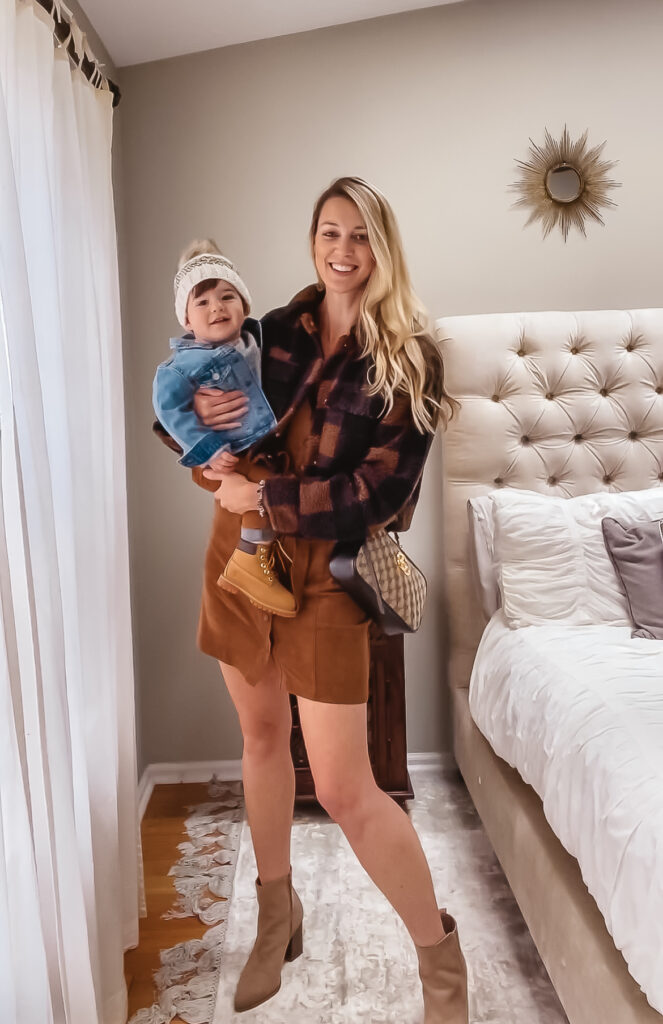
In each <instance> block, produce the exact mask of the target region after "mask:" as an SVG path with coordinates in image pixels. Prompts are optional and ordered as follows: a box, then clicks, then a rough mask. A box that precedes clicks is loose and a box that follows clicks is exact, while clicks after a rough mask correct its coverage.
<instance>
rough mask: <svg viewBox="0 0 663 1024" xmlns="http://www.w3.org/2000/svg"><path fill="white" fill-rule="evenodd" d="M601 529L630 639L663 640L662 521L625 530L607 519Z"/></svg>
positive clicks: (631, 526) (618, 523)
mask: <svg viewBox="0 0 663 1024" xmlns="http://www.w3.org/2000/svg"><path fill="white" fill-rule="evenodd" d="M601 528H602V530H603V539H604V541H605V546H606V548H607V550H608V554H609V555H610V558H611V559H612V564H613V565H614V567H615V570H616V572H617V575H618V576H619V578H620V580H621V581H622V586H623V587H624V590H625V591H626V598H627V600H628V603H629V607H630V609H631V618H632V619H633V622H634V623H635V627H636V628H635V629H634V630H633V632H632V633H631V636H639V637H645V638H646V639H648V640H663V520H661V519H658V520H656V521H655V522H653V523H636V524H633V525H630V526H626V525H624V524H623V523H620V522H619V521H618V520H617V519H610V518H608V517H606V518H605V519H602V520H601Z"/></svg>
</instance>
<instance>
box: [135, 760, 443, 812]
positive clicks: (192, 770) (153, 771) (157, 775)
mask: <svg viewBox="0 0 663 1024" xmlns="http://www.w3.org/2000/svg"><path fill="white" fill-rule="evenodd" d="M454 764H455V761H454V756H453V754H452V753H451V752H450V751H445V752H443V753H436V752H433V753H424V754H408V758H407V766H408V770H409V771H411V772H414V773H416V772H417V770H420V769H424V768H448V767H450V766H452V765H454ZM212 775H216V777H217V778H218V779H223V781H224V782H236V781H237V780H238V779H241V778H242V762H241V760H238V761H182V762H180V763H179V764H178V763H173V764H168V763H167V762H161V763H157V764H148V766H147V768H146V769H145V771H144V772H143V774H142V775H141V778H140V782H139V783H138V813H139V817H140V820H141V821H142V819H143V815H144V814H145V811H146V809H147V805H148V803H149V802H150V797H151V796H152V790H153V789H154V787H155V786H158V785H172V784H173V783H177V782H209V780H210V779H211V778H212Z"/></svg>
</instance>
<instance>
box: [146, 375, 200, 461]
mask: <svg viewBox="0 0 663 1024" xmlns="http://www.w3.org/2000/svg"><path fill="white" fill-rule="evenodd" d="M195 392H196V389H195V387H194V386H193V384H192V383H191V381H189V380H188V379H187V378H186V377H185V376H184V374H183V373H180V372H179V370H175V369H173V367H172V366H159V367H158V368H157V372H156V374H155V376H154V384H153V386H152V404H153V406H154V411H155V413H156V415H157V417H158V418H159V421H160V423H162V424H163V426H164V427H165V428H166V430H167V431H168V433H169V434H170V436H171V437H173V438H174V439H175V440H176V441H177V443H178V444H179V445H181V446H182V448H184V447H185V446H186V447H189V448H190V447H191V446H192V443H193V440H192V439H194V438H195V437H196V435H197V434H200V435H201V436H202V435H203V434H206V433H207V431H208V428H207V427H204V426H203V425H202V423H200V421H199V420H198V417H197V416H196V414H195V412H194V408H193V396H194V394H195Z"/></svg>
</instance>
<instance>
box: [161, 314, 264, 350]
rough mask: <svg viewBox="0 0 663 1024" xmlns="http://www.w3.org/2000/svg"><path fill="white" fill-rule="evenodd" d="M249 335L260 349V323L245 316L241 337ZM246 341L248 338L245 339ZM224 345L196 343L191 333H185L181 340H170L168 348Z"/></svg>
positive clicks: (219, 344)
mask: <svg viewBox="0 0 663 1024" xmlns="http://www.w3.org/2000/svg"><path fill="white" fill-rule="evenodd" d="M247 334H248V335H250V336H251V337H253V338H255V340H256V343H257V345H258V348H261V347H262V328H261V326H260V321H259V320H255V319H254V318H253V317H252V316H247V318H246V319H245V321H244V323H243V324H242V336H246V335H247ZM246 340H247V341H249V340H250V338H247V339H246ZM225 344H226V343H225V342H224V341H196V339H195V337H194V335H193V334H192V333H191V331H187V333H186V334H183V335H182V337H181V338H171V339H170V347H171V348H172V349H184V348H206V349H214V348H222V347H223V346H224V345H225Z"/></svg>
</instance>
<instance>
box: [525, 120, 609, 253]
mask: <svg viewBox="0 0 663 1024" xmlns="http://www.w3.org/2000/svg"><path fill="white" fill-rule="evenodd" d="M587 135H588V133H587V132H584V133H583V135H582V136H581V137H580V138H579V139H577V140H576V141H575V142H574V141H573V140H572V139H571V136H570V135H569V131H568V128H567V127H566V125H564V131H563V132H562V137H561V138H560V139H559V140H557V139H554V138H553V137H552V135H551V134H550V132H549V131H548V129H547V128H546V129H545V143H544V145H543V146H537V145H536V143H535V142H533V141H532V139H530V140H529V141H530V151H529V160H516V163H517V164H518V167H519V168H520V178H519V180H518V181H516V182H514V183H513V184H512V185H510V186H509V188H510V190H511V191H513V192H517V193H519V195H520V198H519V199H518V200H516V202H515V203H514V204H513V206H514V208H518V207H525V208H527V209H529V210H530V211H531V212H530V215H529V219H528V220H527V222H526V224H525V227H527V225H528V224H531V223H532V222H533V221H537V220H540V221H541V223H542V227H543V237H544V238H546V236H547V235H549V234H550V232H551V231H552V229H553V228H554V227H556V226H559V229H560V231H561V232H562V235H563V236H564V241H566V239H567V237H568V234H569V231H570V229H571V227H575V228H577V229H578V231H580V232H582V234H583V235H585V236H586V235H587V232H586V231H585V221H586V220H587V219H590V220H595V221H598V223H599V224H604V220H603V218H602V216H601V213H600V211H601V210H602V209H603V208H607V207H610V206H616V205H617V204H616V203H614V202H613V201H612V199H610V198H609V197H608V191H609V190H610V189H613V188H619V187H620V184H621V183H620V182H618V181H613V180H612V179H611V178H609V177H608V171H610V170H612V168H613V167H615V166H616V165H617V162H618V161H617V160H602V159H601V154H602V152H603V148H604V146H605V142H602V143H601V145H600V146H594V147H593V148H592V149H588V148H587Z"/></svg>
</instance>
